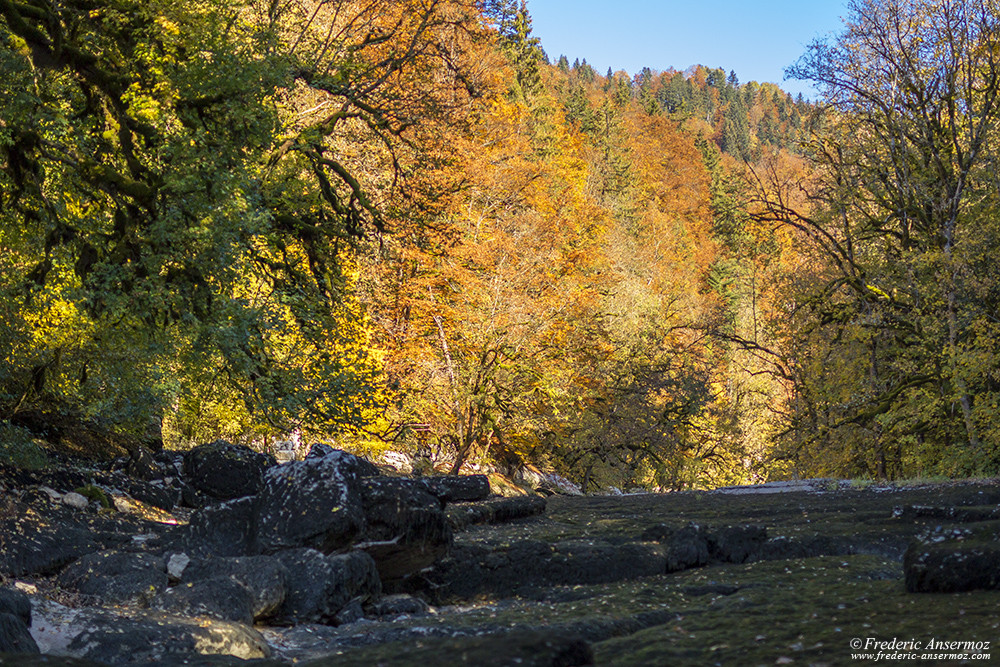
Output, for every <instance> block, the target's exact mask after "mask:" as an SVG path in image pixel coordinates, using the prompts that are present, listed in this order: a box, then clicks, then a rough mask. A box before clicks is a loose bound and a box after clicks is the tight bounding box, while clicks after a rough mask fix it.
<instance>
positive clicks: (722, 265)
mask: <svg viewBox="0 0 1000 667" xmlns="http://www.w3.org/2000/svg"><path fill="white" fill-rule="evenodd" d="M529 9H530V5H529V6H527V7H526V6H525V5H524V4H523V3H517V2H514V0H484V1H481V2H477V1H475V0H373V1H371V2H366V3H356V2H353V1H351V0H324V1H315V2H311V1H307V2H300V3H280V2H263V1H261V0H237V1H232V0H226V1H225V2H222V1H216V0H154V1H153V2H138V1H136V0H117V1H116V2H87V1H76V0H72V1H70V2H66V3H63V4H60V5H52V4H48V3H34V2H25V3H21V2H13V1H12V2H0V38H2V39H0V91H2V95H0V163H2V166H3V169H2V173H0V249H2V253H0V353H2V354H0V437H2V438H5V439H6V444H4V443H2V442H0V452H3V451H6V452H7V456H12V455H13V453H14V452H18V451H21V450H20V449H18V447H17V446H15V445H16V443H18V442H21V443H23V442H27V441H28V440H29V439H30V437H31V435H32V434H30V433H29V432H28V430H27V428H28V425H29V423H30V424H34V423H37V422H38V420H39V419H42V420H44V419H45V418H52V419H55V418H57V417H58V418H59V419H67V418H72V419H78V420H85V421H88V422H94V423H98V424H101V425H102V426H103V427H104V428H107V429H109V430H112V431H114V432H118V433H122V434H129V433H134V434H143V433H147V432H148V431H149V429H150V427H151V426H152V427H154V429H160V431H161V432H162V435H163V438H164V441H165V442H166V444H167V445H168V446H171V447H182V448H183V447H188V446H190V445H191V444H193V443H197V442H205V441H209V440H214V439H215V438H219V437H222V438H227V439H230V440H234V441H240V442H245V443H249V444H252V445H253V446H256V447H258V448H266V447H270V446H272V445H273V443H274V442H275V441H278V440H283V439H287V438H289V437H290V436H291V434H293V433H301V435H302V437H303V438H304V439H307V440H314V439H329V440H334V441H336V442H337V443H338V444H339V445H340V446H342V447H347V448H355V449H358V450H361V451H365V452H368V453H377V452H379V451H383V450H398V451H406V452H423V453H430V454H431V455H432V456H433V458H434V459H435V460H436V461H437V462H438V463H440V464H442V465H445V466H447V467H448V468H451V469H453V470H454V471H455V472H457V471H458V470H459V469H460V468H461V467H462V465H463V464H472V463H488V464H495V465H498V466H501V467H504V466H516V465H520V464H522V463H532V464H535V465H538V466H539V467H542V468H545V469H552V470H555V471H557V472H559V473H562V474H564V475H566V476H568V477H570V478H571V479H572V480H574V481H575V482H577V483H579V484H581V485H582V486H583V487H585V488H586V489H587V490H595V489H599V488H606V487H608V486H612V485H614V486H618V487H632V486H639V487H643V488H649V489H653V488H657V489H681V488H690V487H710V486H717V485H720V484H728V483H737V482H748V481H760V480H764V479H769V478H771V479H774V478H782V477H787V476H791V475H808V476H822V475H836V476H846V477H850V476H860V477H865V476H872V477H873V476H880V477H904V476H909V477H912V476H919V475H935V474H946V475H972V474H996V473H997V471H998V468H1000V451H998V448H997V447H998V443H1000V432H998V424H1000V421H998V419H997V417H998V416H1000V415H998V413H1000V408H998V405H997V397H998V396H1000V393H998V392H1000V384H998V383H1000V375H998V368H1000V366H998V362H997V352H998V350H997V344H996V343H995V342H994V341H995V339H996V334H997V333H998V332H997V329H998V325H997V321H998V319H997V318H998V306H1000V292H998V288H997V280H996V270H995V268H994V262H993V261H991V260H992V255H993V254H994V253H995V250H994V249H995V248H997V247H998V242H1000V239H998V238H997V235H998V233H1000V227H998V225H997V222H996V221H997V215H996V212H997V209H998V202H997V183H996V173H997V169H996V165H995V161H996V159H997V158H998V156H1000V153H998V152H997V149H996V148H995V145H996V141H995V139H996V131H997V127H996V121H997V116H998V108H997V106H998V103H1000V102H998V93H1000V62H998V61H997V53H998V46H997V44H996V34H997V28H998V27H1000V26H998V23H1000V12H998V11H997V10H996V8H995V7H994V6H993V5H992V4H991V3H988V2H986V1H985V0H968V1H966V2H963V3H957V4H955V3H952V4H946V5H944V6H938V5H933V6H932V5H931V4H930V3H922V2H917V3H902V2H900V0H855V2H854V3H853V5H852V7H851V10H852V11H851V14H850V18H849V20H848V23H847V25H846V26H845V29H844V31H843V33H842V34H841V35H840V36H839V37H837V38H834V39H832V40H831V41H829V42H827V43H817V44H814V45H813V46H812V47H811V48H810V50H809V51H808V52H807V53H806V54H805V55H804V56H803V58H802V59H801V60H800V61H799V63H798V64H797V65H796V66H795V67H794V68H793V71H792V74H794V75H796V76H798V77H801V78H808V79H812V80H815V81H818V82H819V86H820V90H821V92H822V94H823V97H822V99H821V100H819V101H817V102H816V103H810V102H807V101H806V100H803V99H802V98H801V96H799V97H798V98H797V99H793V97H792V96H790V95H788V94H787V93H785V92H783V91H782V90H781V89H779V88H778V87H776V86H774V85H773V84H758V83H756V82H749V83H741V82H740V81H739V78H738V76H737V74H736V72H734V71H729V72H726V71H725V70H723V69H711V68H706V67H701V66H698V67H694V68H691V69H689V70H687V71H683V72H678V71H674V70H666V71H657V70H653V69H649V68H647V69H643V70H642V71H640V72H638V73H631V74H630V73H626V72H612V71H608V72H607V73H605V74H601V73H599V72H596V71H595V70H594V68H592V67H591V66H590V65H588V64H587V63H586V61H585V60H575V61H574V62H572V63H571V62H570V60H569V59H568V58H567V57H565V56H559V57H550V55H548V54H546V53H545V52H544V50H543V48H542V46H543V45H541V44H540V43H539V41H538V40H537V39H536V38H535V37H534V36H533V35H532V32H531V18H530V14H529ZM29 416H30V419H28V417H29ZM39 416H41V417H39ZM4 448H6V449H4Z"/></svg>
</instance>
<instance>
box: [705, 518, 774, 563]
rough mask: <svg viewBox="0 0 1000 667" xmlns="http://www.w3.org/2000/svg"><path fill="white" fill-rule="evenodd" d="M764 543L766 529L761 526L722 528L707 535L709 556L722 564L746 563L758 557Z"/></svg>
mask: <svg viewBox="0 0 1000 667" xmlns="http://www.w3.org/2000/svg"><path fill="white" fill-rule="evenodd" d="M766 541H767V529H766V528H764V527H763V526H732V527H729V528H722V529H719V530H716V531H713V532H712V533H711V534H710V535H709V539H708V551H709V556H710V557H711V558H712V560H718V561H722V562H724V563H748V562H750V561H753V560H756V559H757V558H758V557H759V556H760V551H761V549H762V548H763V546H764V543H765V542H766Z"/></svg>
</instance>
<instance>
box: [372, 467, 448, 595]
mask: <svg viewBox="0 0 1000 667" xmlns="http://www.w3.org/2000/svg"><path fill="white" fill-rule="evenodd" d="M361 497H362V505H363V507H364V514H365V523H366V528H365V531H364V534H363V535H362V538H361V539H363V540H364V542H363V543H361V544H359V545H358V547H359V548H362V549H364V550H365V551H366V552H368V554H370V555H371V557H372V558H374V559H375V563H376V564H377V565H378V571H379V575H380V576H381V578H382V581H386V582H387V581H391V580H394V579H401V578H403V577H405V576H407V575H409V574H413V573H414V572H418V571H420V570H422V569H424V568H425V567H428V566H429V565H431V564H432V563H434V561H436V560H438V559H439V558H441V557H443V556H444V555H446V554H447V553H448V549H449V548H450V547H451V544H452V540H453V536H452V530H451V525H450V524H449V523H448V519H447V517H446V516H445V513H444V511H443V509H442V505H441V501H439V500H438V499H437V498H436V497H434V496H433V495H431V494H430V493H428V492H427V491H426V489H425V487H424V485H423V484H422V480H412V479H399V478H395V477H372V478H368V479H364V480H362V482H361Z"/></svg>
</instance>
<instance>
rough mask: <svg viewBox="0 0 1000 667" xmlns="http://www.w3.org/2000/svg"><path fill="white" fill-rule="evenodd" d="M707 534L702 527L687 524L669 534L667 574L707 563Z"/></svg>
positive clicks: (667, 541) (666, 543)
mask: <svg viewBox="0 0 1000 667" xmlns="http://www.w3.org/2000/svg"><path fill="white" fill-rule="evenodd" d="M708 540H709V534H708V531H707V530H706V529H705V527H704V526H698V525H695V524H689V525H687V526H685V527H684V528H681V529H680V530H678V531H676V532H674V533H673V534H671V535H670V536H669V537H668V538H667V539H666V540H665V541H662V542H663V543H664V544H665V546H666V547H667V572H678V571H680V570H686V569H688V568H692V567H701V566H702V565H706V564H707V563H708V557H709V552H708Z"/></svg>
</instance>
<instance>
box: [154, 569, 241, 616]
mask: <svg viewBox="0 0 1000 667" xmlns="http://www.w3.org/2000/svg"><path fill="white" fill-rule="evenodd" d="M149 606H150V608H152V609H158V610H160V611H165V612H167V613H168V614H172V615H175V616H207V617H210V618H216V619H219V620H222V621H233V622H236V623H243V624H244V625H251V624H252V623H253V620H254V595H253V593H252V592H251V591H250V589H248V588H247V587H246V586H244V585H243V584H241V583H239V582H238V581H236V580H235V579H231V578H229V577H215V578H213V579H203V580H201V581H197V582H193V583H187V584H181V585H179V586H174V587H173V588H170V589H168V590H166V591H164V592H163V593H160V594H159V595H157V596H156V597H155V598H153V599H152V600H151V601H150V603H149Z"/></svg>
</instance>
